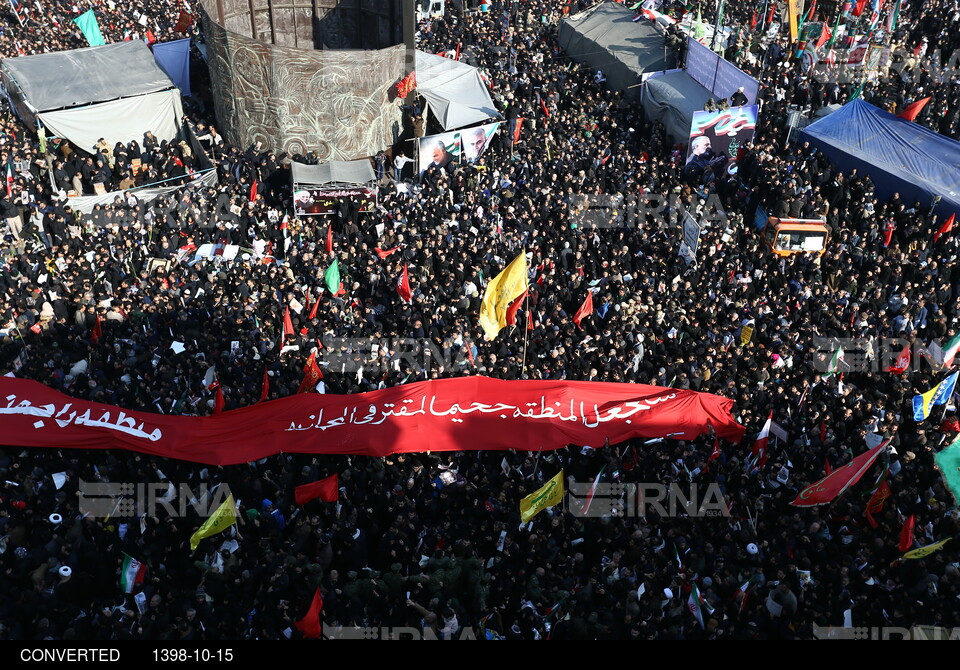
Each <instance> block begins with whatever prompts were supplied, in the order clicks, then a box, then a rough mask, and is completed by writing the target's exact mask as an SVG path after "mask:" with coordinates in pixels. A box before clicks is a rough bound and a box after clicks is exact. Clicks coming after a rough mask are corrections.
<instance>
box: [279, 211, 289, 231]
mask: <svg viewBox="0 0 960 670" xmlns="http://www.w3.org/2000/svg"><path fill="white" fill-rule="evenodd" d="M289 227H290V215H289V214H284V215H283V219H281V221H280V230H281V231H283V230H286V229H287V228H289Z"/></svg>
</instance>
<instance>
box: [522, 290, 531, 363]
mask: <svg viewBox="0 0 960 670" xmlns="http://www.w3.org/2000/svg"><path fill="white" fill-rule="evenodd" d="M529 299H530V291H529V289H528V290H527V294H526V295H525V296H524V297H523V313H524V317H525V321H526V323H524V324H523V357H522V358H521V359H520V379H523V375H524V373H525V372H526V369H527V333H528V332H530V316H531V315H530V311H529V310H528V309H527V301H528V300H529Z"/></svg>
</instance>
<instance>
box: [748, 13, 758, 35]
mask: <svg viewBox="0 0 960 670" xmlns="http://www.w3.org/2000/svg"><path fill="white" fill-rule="evenodd" d="M756 28H757V12H756V11H754V12H753V16H751V17H750V32H753V31H754V30H756Z"/></svg>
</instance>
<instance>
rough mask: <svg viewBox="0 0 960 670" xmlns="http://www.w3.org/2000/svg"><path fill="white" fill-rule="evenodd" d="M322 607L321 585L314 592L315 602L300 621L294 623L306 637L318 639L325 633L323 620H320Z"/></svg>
mask: <svg viewBox="0 0 960 670" xmlns="http://www.w3.org/2000/svg"><path fill="white" fill-rule="evenodd" d="M322 609H323V598H322V597H321V596H320V587H317V592H316V593H314V594H313V602H312V603H311V604H310V609H309V610H307V615H306V616H305V617H303V618H302V619H300V621H295V622H294V623H293V625H294V626H295V627H296V628H297V630H299V631H300V632H301V633H303V637H304V638H306V639H308V640H316V639H317V638H319V637H320V636H321V635H322V634H323V622H322V621H321V620H320V611H321V610H322Z"/></svg>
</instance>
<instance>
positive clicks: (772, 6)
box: [767, 0, 867, 23]
mask: <svg viewBox="0 0 960 670" xmlns="http://www.w3.org/2000/svg"><path fill="white" fill-rule="evenodd" d="M863 1H864V2H866V1H867V0H863ZM776 11H777V3H775V2H771V3H770V16H768V17H767V23H772V22H773V14H774V12H776Z"/></svg>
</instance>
